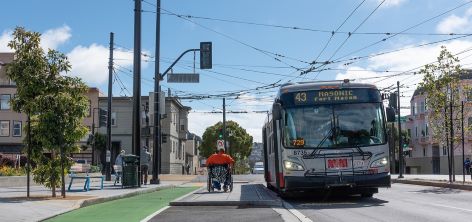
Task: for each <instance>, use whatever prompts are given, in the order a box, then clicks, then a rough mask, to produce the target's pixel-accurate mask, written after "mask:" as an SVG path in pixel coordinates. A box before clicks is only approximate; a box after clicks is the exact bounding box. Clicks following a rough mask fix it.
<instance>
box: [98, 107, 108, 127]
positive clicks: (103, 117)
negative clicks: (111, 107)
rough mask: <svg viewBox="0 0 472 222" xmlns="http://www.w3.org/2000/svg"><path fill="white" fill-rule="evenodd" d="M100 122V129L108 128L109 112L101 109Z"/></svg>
mask: <svg viewBox="0 0 472 222" xmlns="http://www.w3.org/2000/svg"><path fill="white" fill-rule="evenodd" d="M99 116H100V117H99V121H98V127H106V126H107V119H108V112H107V111H106V110H104V109H99Z"/></svg>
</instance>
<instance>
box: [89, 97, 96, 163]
mask: <svg viewBox="0 0 472 222" xmlns="http://www.w3.org/2000/svg"><path fill="white" fill-rule="evenodd" d="M90 109H92V165H93V164H94V163H95V108H93V107H92V105H90Z"/></svg>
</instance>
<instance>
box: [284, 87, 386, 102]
mask: <svg viewBox="0 0 472 222" xmlns="http://www.w3.org/2000/svg"><path fill="white" fill-rule="evenodd" d="M292 95H293V104H294V105H310V104H327V103H356V102H379V101H380V95H379V93H378V91H376V90H371V89H332V90H313V91H300V92H294V93H293V94H292Z"/></svg>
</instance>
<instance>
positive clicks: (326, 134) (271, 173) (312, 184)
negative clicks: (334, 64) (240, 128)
mask: <svg viewBox="0 0 472 222" xmlns="http://www.w3.org/2000/svg"><path fill="white" fill-rule="evenodd" d="M387 120H388V121H389V122H391V121H394V120H395V112H394V111H393V109H392V108H387V110H386V112H385V111H384V106H383V103H382V96H381V94H380V91H379V90H378V89H377V87H376V86H375V85H372V84H363V83H351V82H350V81H349V80H342V81H325V82H302V83H287V84H284V85H282V86H281V87H280V89H279V91H278V93H277V96H276V98H275V101H274V104H273V106H272V112H271V114H270V115H268V117H267V120H266V122H265V124H264V127H263V129H262V135H263V136H262V137H263V151H264V176H265V181H266V182H267V187H268V188H270V189H272V190H274V191H277V192H279V193H280V194H281V195H290V194H293V193H294V192H300V191H302V192H303V191H315V192H316V191H321V192H324V191H326V190H332V191H333V190H336V191H339V190H342V191H343V192H344V191H346V192H348V193H350V194H360V195H361V196H362V197H372V196H373V194H374V193H377V192H378V188H379V187H390V167H389V161H388V160H389V146H388V141H387V135H386V134H387V133H386V121H387Z"/></svg>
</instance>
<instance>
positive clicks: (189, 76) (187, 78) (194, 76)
mask: <svg viewBox="0 0 472 222" xmlns="http://www.w3.org/2000/svg"><path fill="white" fill-rule="evenodd" d="M167 82H173V83H199V82H200V74H198V73H178V74H176V73H172V74H167Z"/></svg>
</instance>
